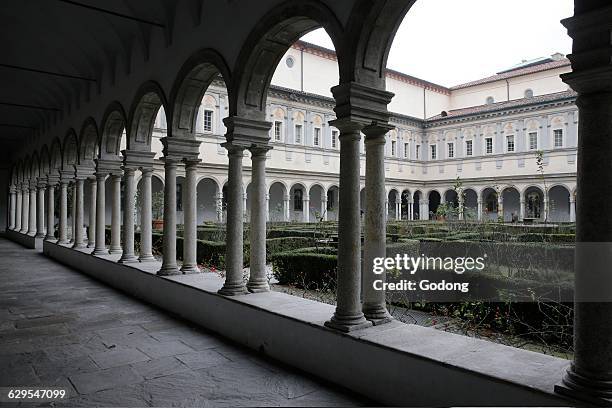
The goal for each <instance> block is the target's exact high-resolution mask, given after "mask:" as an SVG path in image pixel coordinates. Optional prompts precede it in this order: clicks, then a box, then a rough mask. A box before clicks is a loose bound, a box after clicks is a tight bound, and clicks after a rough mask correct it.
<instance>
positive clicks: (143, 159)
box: [121, 150, 155, 169]
mask: <svg viewBox="0 0 612 408" xmlns="http://www.w3.org/2000/svg"><path fill="white" fill-rule="evenodd" d="M121 153H123V165H122V167H123V168H124V169H125V168H126V167H131V168H135V169H139V168H146V167H153V159H154V158H155V152H147V151H139V150H122V151H121Z"/></svg>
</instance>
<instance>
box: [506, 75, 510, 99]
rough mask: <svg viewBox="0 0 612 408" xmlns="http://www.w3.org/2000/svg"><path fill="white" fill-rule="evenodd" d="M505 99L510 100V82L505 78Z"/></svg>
mask: <svg viewBox="0 0 612 408" xmlns="http://www.w3.org/2000/svg"><path fill="white" fill-rule="evenodd" d="M506 100H507V101H509V100H510V82H509V81H508V80H507V79H506Z"/></svg>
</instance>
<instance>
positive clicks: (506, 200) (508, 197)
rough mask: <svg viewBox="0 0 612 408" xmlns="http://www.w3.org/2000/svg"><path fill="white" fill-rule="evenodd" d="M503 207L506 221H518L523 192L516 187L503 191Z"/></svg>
mask: <svg viewBox="0 0 612 408" xmlns="http://www.w3.org/2000/svg"><path fill="white" fill-rule="evenodd" d="M502 206H503V207H502V208H503V214H502V215H503V220H504V222H516V221H518V220H519V218H520V210H521V194H520V193H519V192H518V190H517V189H516V188H514V187H507V188H505V189H504V191H502Z"/></svg>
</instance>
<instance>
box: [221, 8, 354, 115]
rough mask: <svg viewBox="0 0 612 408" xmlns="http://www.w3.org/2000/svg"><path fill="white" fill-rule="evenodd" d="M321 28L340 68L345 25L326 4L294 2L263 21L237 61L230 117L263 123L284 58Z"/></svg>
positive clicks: (248, 39) (275, 9)
mask: <svg viewBox="0 0 612 408" xmlns="http://www.w3.org/2000/svg"><path fill="white" fill-rule="evenodd" d="M319 27H323V28H324V29H325V31H327V34H328V35H329V36H330V38H331V40H332V42H333V43H334V45H335V48H336V55H337V57H338V65H339V66H342V64H343V63H344V60H345V56H344V47H343V46H342V45H343V42H342V33H343V29H342V24H341V23H340V21H339V20H338V19H337V17H336V16H335V14H334V13H333V11H332V10H330V9H329V8H328V7H327V6H326V5H325V4H323V3H322V2H320V1H314V0H303V1H298V0H290V1H287V2H285V3H283V4H282V5H280V6H279V7H275V8H274V10H273V11H271V12H270V13H268V14H267V15H265V16H264V17H263V18H261V19H260V20H259V22H258V23H257V24H256V26H255V27H254V29H253V30H252V31H251V33H250V34H249V36H248V38H247V40H246V41H245V43H244V45H243V47H242V49H241V51H240V54H239V56H238V59H237V63H236V66H235V70H234V72H235V74H234V78H233V79H234V80H233V86H232V89H233V92H230V116H236V115H238V116H243V115H245V116H249V115H250V116H251V118H252V119H258V120H263V119H264V117H265V106H266V98H267V95H268V88H269V87H270V81H271V80H272V76H273V75H274V72H275V70H276V67H277V65H278V63H279V62H280V60H281V58H282V57H283V55H284V54H285V52H286V51H287V50H288V49H289V47H290V46H291V45H292V44H293V43H295V42H296V41H297V40H298V39H299V38H300V37H301V36H302V35H304V34H306V33H308V32H310V31H312V30H314V29H316V28H319ZM340 72H342V69H340ZM252 116H254V117H252Z"/></svg>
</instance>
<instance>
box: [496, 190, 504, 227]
mask: <svg viewBox="0 0 612 408" xmlns="http://www.w3.org/2000/svg"><path fill="white" fill-rule="evenodd" d="M502 194H503V192H499V193H497V219H500V217H501V219H502V221H504V220H505V219H504V197H503V195H502Z"/></svg>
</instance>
